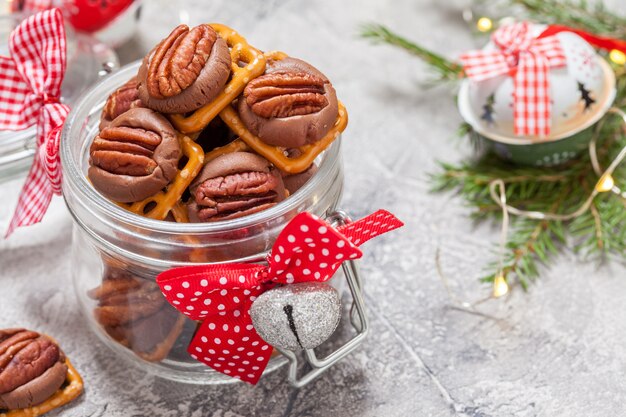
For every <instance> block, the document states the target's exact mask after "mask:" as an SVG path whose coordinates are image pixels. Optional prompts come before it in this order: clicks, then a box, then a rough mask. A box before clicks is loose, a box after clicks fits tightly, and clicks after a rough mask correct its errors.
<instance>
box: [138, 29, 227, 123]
mask: <svg viewBox="0 0 626 417" xmlns="http://www.w3.org/2000/svg"><path fill="white" fill-rule="evenodd" d="M230 64H231V63H230V52H229V50H228V46H227V45H226V42H225V41H224V39H222V38H221V37H219V36H218V34H217V32H215V30H214V29H213V28H212V27H211V26H209V25H206V24H202V25H199V26H196V27H195V28H193V29H191V30H190V29H189V27H187V26H186V25H180V26H178V27H177V28H176V29H174V30H173V31H172V33H170V35H169V36H168V37H167V38H165V39H164V40H162V41H161V42H160V43H159V44H158V45H157V46H156V47H155V48H154V49H153V50H152V52H151V53H150V54H148V55H147V56H146V57H145V58H144V60H143V63H142V65H141V67H140V68H139V72H138V74H137V79H138V81H139V98H140V99H141V101H142V102H143V103H145V104H146V106H148V107H149V108H151V109H154V110H157V111H160V112H162V113H186V112H190V111H193V110H196V109H198V108H200V107H202V106H203V105H205V104H206V103H208V102H210V101H211V100H213V99H214V98H215V97H216V96H217V95H218V94H219V93H220V92H221V91H222V89H223V88H224V86H225V85H226V82H227V81H228V76H229V75H230Z"/></svg>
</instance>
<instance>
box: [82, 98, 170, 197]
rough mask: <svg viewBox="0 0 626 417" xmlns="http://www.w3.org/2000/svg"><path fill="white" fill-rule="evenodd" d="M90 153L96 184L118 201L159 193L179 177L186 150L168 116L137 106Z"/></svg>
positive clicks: (91, 176) (115, 122)
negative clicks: (182, 157)
mask: <svg viewBox="0 0 626 417" xmlns="http://www.w3.org/2000/svg"><path fill="white" fill-rule="evenodd" d="M89 155H90V159H89V163H90V165H91V166H90V167H89V172H88V175H89V179H90V180H91V182H92V184H93V185H94V187H95V188H96V189H98V191H100V192H101V193H103V194H104V195H106V196H107V197H109V198H111V199H113V200H115V201H119V202H133V201H139V200H143V199H144V198H146V197H149V196H151V195H153V194H155V193H156V192H158V191H159V190H161V189H162V188H163V187H165V186H166V185H167V184H168V183H169V182H170V181H171V180H172V179H173V178H174V177H175V176H176V172H177V168H178V160H179V159H180V157H181V155H182V151H181V147H180V143H179V141H178V137H177V134H176V131H175V130H174V128H173V127H172V125H171V124H170V122H169V121H167V119H165V117H163V116H162V115H160V114H158V113H156V112H154V111H152V110H150V109H144V108H135V109H130V110H128V111H127V112H126V113H124V114H122V115H121V116H119V117H117V118H116V119H115V120H113V122H111V124H110V125H109V127H107V128H105V129H103V130H102V131H101V132H100V133H99V134H98V136H96V137H95V139H94V141H93V142H92V144H91V148H90V150H89Z"/></svg>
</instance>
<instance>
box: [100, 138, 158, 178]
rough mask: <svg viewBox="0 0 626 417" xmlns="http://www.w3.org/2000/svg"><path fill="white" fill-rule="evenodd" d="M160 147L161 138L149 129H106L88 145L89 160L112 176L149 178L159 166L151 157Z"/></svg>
mask: <svg viewBox="0 0 626 417" xmlns="http://www.w3.org/2000/svg"><path fill="white" fill-rule="evenodd" d="M160 144H161V137H160V136H159V135H157V134H156V133H155V132H151V131H149V130H144V129H137V128H131V127H128V126H119V127H107V128H105V129H104V130H103V131H102V132H100V134H99V135H98V136H96V138H95V139H94V141H93V143H92V144H91V150H90V156H91V161H92V164H93V165H96V166H99V167H100V168H102V169H104V170H106V171H108V172H110V173H113V174H118V175H132V176H141V175H150V174H151V173H152V172H154V170H155V169H156V167H157V166H158V165H157V163H156V161H154V159H152V158H153V156H154V150H155V149H156V147H157V146H159V145H160Z"/></svg>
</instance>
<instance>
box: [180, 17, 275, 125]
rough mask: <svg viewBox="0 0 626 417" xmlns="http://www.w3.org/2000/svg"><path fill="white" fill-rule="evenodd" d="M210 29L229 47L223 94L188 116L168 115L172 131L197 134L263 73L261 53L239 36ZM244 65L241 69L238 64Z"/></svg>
mask: <svg viewBox="0 0 626 417" xmlns="http://www.w3.org/2000/svg"><path fill="white" fill-rule="evenodd" d="M211 27H212V28H213V29H215V31H216V32H217V33H218V34H219V35H220V36H221V37H222V38H223V39H224V40H225V41H226V44H227V45H228V46H229V47H230V58H231V61H232V63H231V68H232V73H233V74H232V77H231V79H230V81H229V82H228V84H226V87H224V90H223V91H222V92H221V93H220V94H219V95H218V96H217V97H216V98H215V99H214V100H213V101H212V102H210V103H208V104H205V105H204V106H202V107H200V108H199V109H198V110H196V111H194V112H193V113H192V114H191V115H190V116H184V115H182V114H172V115H170V120H171V122H172V124H173V125H174V127H176V129H177V130H179V131H180V132H183V133H186V134H189V133H194V132H199V131H201V130H202V129H204V128H205V127H206V126H207V125H208V124H209V123H210V122H211V120H213V119H214V118H215V117H216V116H217V115H218V114H219V112H220V111H222V109H224V108H226V107H227V106H228V105H229V104H230V103H231V102H232V101H233V100H235V99H236V98H237V97H238V96H239V95H240V94H241V93H242V92H243V89H244V88H245V86H246V84H248V82H249V81H250V80H251V79H253V78H256V77H258V76H259V75H261V74H263V73H264V72H265V63H266V58H265V56H264V55H263V53H262V52H261V51H259V50H258V49H256V48H254V47H252V46H251V45H250V44H248V42H246V40H245V38H244V37H243V36H241V35H240V34H239V33H237V32H236V31H234V30H233V29H231V28H229V27H228V26H225V25H220V24H216V23H213V24H211ZM240 62H243V63H245V64H246V66H244V67H243V68H242V67H240V66H239V63H240Z"/></svg>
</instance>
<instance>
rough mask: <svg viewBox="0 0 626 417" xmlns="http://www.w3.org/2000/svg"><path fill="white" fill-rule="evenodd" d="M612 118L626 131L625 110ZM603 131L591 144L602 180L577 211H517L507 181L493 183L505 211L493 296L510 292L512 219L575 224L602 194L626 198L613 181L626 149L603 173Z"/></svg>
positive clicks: (613, 111)
mask: <svg viewBox="0 0 626 417" xmlns="http://www.w3.org/2000/svg"><path fill="white" fill-rule="evenodd" d="M607 113H608V114H615V115H618V116H619V117H620V118H621V119H622V121H623V123H624V126H625V127H626V113H624V112H623V111H622V110H621V109H618V108H616V107H612V108H610V109H609V111H608V112H607ZM599 131H600V129H597V130H596V134H595V135H594V136H593V138H592V139H591V141H590V142H589V156H590V159H591V164H592V166H593V169H594V172H595V173H596V174H597V175H598V177H599V179H598V182H597V183H596V185H595V187H594V188H593V191H592V192H591V193H590V194H589V196H588V197H587V199H586V200H585V201H584V202H583V203H582V204H581V205H580V206H579V207H578V208H577V209H576V210H574V211H572V212H571V213H567V214H558V213H545V212H540V211H528V210H522V209H519V208H517V207H513V206H510V205H508V204H507V201H506V185H505V183H504V180H502V179H495V180H493V181H491V182H490V183H489V192H490V195H491V198H492V199H493V201H495V202H496V204H498V206H500V208H501V209H502V230H501V236H500V248H499V254H498V270H497V271H496V275H495V279H494V282H493V296H494V297H496V298H498V297H502V296H503V295H505V294H506V293H508V292H509V284H508V283H507V280H506V274H505V273H504V270H503V268H502V264H503V262H504V253H505V249H506V247H505V246H506V241H507V237H508V231H509V223H510V216H511V215H513V216H518V217H526V218H529V219H533V220H550V221H568V220H573V219H575V218H576V217H579V216H581V215H582V214H584V213H585V212H586V211H587V210H589V208H590V207H591V204H592V203H593V200H594V198H596V196H597V195H598V194H600V193H606V192H613V193H615V194H617V195H619V196H620V197H623V193H622V190H621V189H620V188H619V187H618V186H616V185H615V180H614V178H613V172H615V169H617V167H618V166H619V164H621V163H622V161H623V160H624V158H626V146H625V147H623V148H622V149H621V151H620V152H619V153H618V154H617V156H616V157H615V159H613V161H612V162H611V163H610V164H609V166H608V168H606V169H605V170H604V171H602V169H601V165H600V161H599V160H598V156H597V151H596V148H597V141H598V137H599V134H598V132H599Z"/></svg>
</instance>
